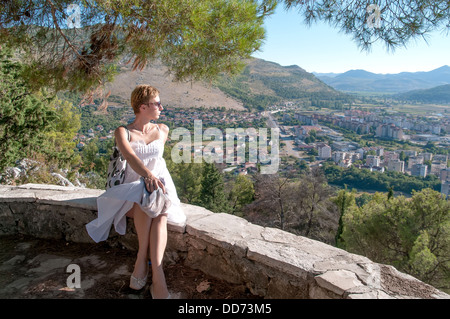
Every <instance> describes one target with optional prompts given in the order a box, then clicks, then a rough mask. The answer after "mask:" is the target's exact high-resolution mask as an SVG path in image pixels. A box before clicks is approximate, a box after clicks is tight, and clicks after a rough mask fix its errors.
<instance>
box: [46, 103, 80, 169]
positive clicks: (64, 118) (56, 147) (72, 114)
mask: <svg viewBox="0 0 450 319" xmlns="http://www.w3.org/2000/svg"><path fill="white" fill-rule="evenodd" d="M51 107H53V108H54V109H55V111H56V113H57V115H58V120H57V121H55V123H54V125H53V129H51V130H49V131H47V132H45V133H44V141H43V147H42V148H41V150H40V151H41V152H42V153H43V154H45V156H46V158H47V160H48V161H51V162H54V163H55V164H56V165H57V166H58V167H59V168H63V167H64V168H70V167H73V166H75V165H78V164H79V163H80V161H81V158H80V156H79V155H78V154H77V153H75V147H76V144H75V141H74V137H75V135H76V133H77V132H78V131H79V130H80V128H81V121H80V114H79V113H78V111H77V110H76V109H75V107H74V106H73V105H72V104H71V103H69V102H67V101H62V100H59V99H58V98H56V99H55V100H54V102H53V103H52V105H51Z"/></svg>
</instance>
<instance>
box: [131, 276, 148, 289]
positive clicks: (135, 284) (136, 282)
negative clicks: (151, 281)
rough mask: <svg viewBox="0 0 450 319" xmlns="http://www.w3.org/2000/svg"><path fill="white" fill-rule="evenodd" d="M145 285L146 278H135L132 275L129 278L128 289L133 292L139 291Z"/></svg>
mask: <svg viewBox="0 0 450 319" xmlns="http://www.w3.org/2000/svg"><path fill="white" fill-rule="evenodd" d="M146 284H147V276H145V277H144V278H142V279H140V278H136V277H134V276H133V275H131V277H130V288H131V289H134V290H141V289H142V288H144V287H145V285H146Z"/></svg>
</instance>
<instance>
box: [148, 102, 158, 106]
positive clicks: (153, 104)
mask: <svg viewBox="0 0 450 319" xmlns="http://www.w3.org/2000/svg"><path fill="white" fill-rule="evenodd" d="M147 105H148V106H156V107H161V102H153V103H148V104H147Z"/></svg>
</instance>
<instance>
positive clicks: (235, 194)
mask: <svg viewBox="0 0 450 319" xmlns="http://www.w3.org/2000/svg"><path fill="white" fill-rule="evenodd" d="M254 198H255V188H254V186H253V182H252V180H251V179H250V178H249V177H247V176H245V175H238V176H237V177H236V179H235V180H234V181H233V183H232V187H231V191H230V194H229V201H230V205H231V212H232V213H234V214H235V213H238V212H241V211H242V208H243V207H244V206H245V205H247V204H250V203H251V202H253V200H254Z"/></svg>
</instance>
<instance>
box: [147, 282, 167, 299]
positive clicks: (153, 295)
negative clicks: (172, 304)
mask: <svg viewBox="0 0 450 319" xmlns="http://www.w3.org/2000/svg"><path fill="white" fill-rule="evenodd" d="M150 294H151V295H152V299H172V295H171V294H170V293H169V292H168V291H167V293H166V294H164V295H165V296H166V297H161V296H159V295H155V293H154V291H153V284H152V285H150ZM164 295H162V296H164Z"/></svg>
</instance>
